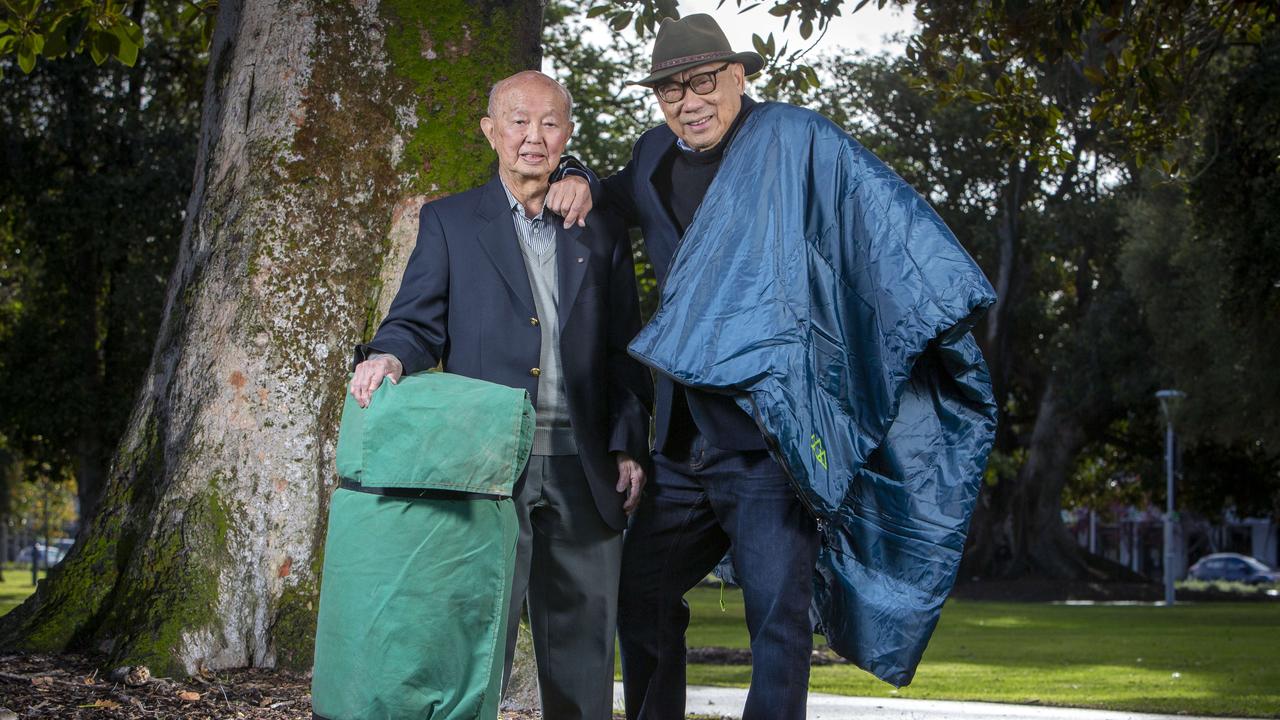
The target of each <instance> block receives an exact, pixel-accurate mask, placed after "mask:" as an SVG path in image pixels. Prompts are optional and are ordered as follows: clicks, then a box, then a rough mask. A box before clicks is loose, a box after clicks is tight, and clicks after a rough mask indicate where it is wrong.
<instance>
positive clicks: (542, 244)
mask: <svg viewBox="0 0 1280 720" xmlns="http://www.w3.org/2000/svg"><path fill="white" fill-rule="evenodd" d="M502 191H503V192H505V193H506V194H507V202H508V203H510V205H511V219H512V222H513V224H514V225H515V226H516V235H517V236H518V237H519V238H520V242H522V243H524V244H525V245H526V246H528V248H529V249H530V250H532V251H533V252H534V254H536V255H545V254H546V252H547V250H550V249H551V247H552V246H553V245H555V242H556V228H555V225H553V224H552V222H551V219H550V217H549V216H548V214H547V209H546V208H545V207H544V208H543V209H542V211H541V212H539V213H538V214H537V215H536V216H534V217H532V218H531V217H529V216H528V215H526V214H525V211H524V206H523V205H521V204H520V201H519V200H517V199H516V196H515V195H512V194H511V191H510V190H508V189H507V185H506V183H503V184H502Z"/></svg>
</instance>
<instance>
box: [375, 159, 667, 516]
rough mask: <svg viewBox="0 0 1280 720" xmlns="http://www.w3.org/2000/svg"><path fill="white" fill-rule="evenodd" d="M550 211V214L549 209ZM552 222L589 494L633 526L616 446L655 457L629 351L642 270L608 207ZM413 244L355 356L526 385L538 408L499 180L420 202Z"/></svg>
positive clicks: (534, 346) (520, 277)
mask: <svg viewBox="0 0 1280 720" xmlns="http://www.w3.org/2000/svg"><path fill="white" fill-rule="evenodd" d="M548 214H550V213H548ZM551 221H552V222H555V223H556V264H557V273H558V280H559V283H560V286H559V298H560V307H559V314H560V319H559V322H560V362H561V364H562V366H563V370H564V383H565V391H566V393H567V395H568V402H569V408H568V409H569V420H570V422H571V423H572V425H573V432H574V438H575V439H576V440H577V443H578V456H579V458H580V460H581V461H582V466H583V469H584V470H585V471H586V475H587V479H588V481H589V484H590V486H591V493H592V497H593V498H594V499H595V503H596V507H597V508H598V509H599V511H600V515H601V517H603V518H604V520H605V522H606V523H608V524H609V525H610V526H611V527H613V528H615V529H617V530H621V529H623V528H624V527H625V526H626V515H625V514H624V513H623V511H622V501H623V499H624V496H623V495H622V494H621V493H618V492H617V491H616V490H615V489H614V488H615V487H616V484H617V479H618V469H617V463H616V462H615V461H614V459H613V457H612V456H611V455H610V453H612V452H625V453H627V454H628V455H630V456H631V457H633V458H636V459H637V460H639V461H642V462H643V461H644V459H645V458H647V456H648V447H649V409H650V407H651V405H652V399H653V388H652V384H651V382H650V377H649V371H648V370H647V369H646V368H645V367H644V366H643V365H641V364H640V363H638V362H637V361H635V360H634V359H632V358H631V356H630V355H628V354H627V343H628V342H630V341H631V338H632V337H634V336H635V334H636V332H637V331H638V330H639V329H640V309H639V301H638V299H637V294H636V279H635V266H634V264H633V262H632V258H631V247H630V242H629V241H628V238H627V233H626V231H625V229H624V228H623V227H622V226H621V224H620V223H619V222H618V221H617V220H616V219H615V218H613V217H611V216H610V215H609V214H608V213H606V212H604V211H603V210H597V211H593V212H592V213H590V214H589V215H588V216H587V226H586V227H585V228H580V227H578V226H576V225H575V226H573V227H571V228H569V229H568V230H565V229H564V228H563V227H561V224H562V223H560V222H558V219H552V220H551ZM418 222H419V225H418V244H417V246H416V247H415V248H414V250H413V254H412V255H410V257H409V262H408V264H407V265H406V266H405V271H404V278H403V279H402V280H401V283H400V290H399V292H397V293H396V297H395V300H394V301H393V302H392V303H391V309H390V311H389V312H388V313H387V317H386V319H385V320H383V321H382V325H381V326H379V328H378V332H377V334H376V335H374V337H373V340H371V341H370V342H369V343H368V344H367V345H361V346H359V347H357V348H356V356H355V361H356V362H361V361H362V360H364V359H365V358H366V357H368V355H369V354H371V353H374V352H385V353H390V354H392V355H394V356H396V358H397V359H399V360H400V362H401V363H402V364H403V365H404V371H405V373H416V372H421V371H423V370H428V369H430V368H433V367H435V366H436V364H437V363H443V366H444V369H445V370H446V371H448V372H451V373H457V374H459V375H466V376H467V377H473V378H477V379H480V380H487V381H489V382H494V383H499V384H501V385H507V386H510V387H515V388H523V389H525V390H527V391H528V392H529V396H530V397H531V398H533V401H534V403H535V405H536V403H537V397H538V377H537V376H536V375H535V374H534V373H535V372H536V371H537V366H538V362H539V358H540V357H541V347H542V332H541V330H540V328H539V327H538V318H537V310H536V306H535V305H534V301H533V291H532V289H531V288H530V286H529V276H528V274H527V272H526V270H525V264H524V257H523V255H522V254H521V252H520V246H519V244H518V243H519V242H520V240H519V239H518V238H517V236H516V231H515V226H514V225H513V221H512V218H511V207H510V206H509V205H508V203H507V195H506V193H505V192H504V191H503V188H502V182H501V181H500V180H499V179H498V177H497V176H496V175H495V176H494V177H493V179H491V180H490V181H489V182H488V183H486V184H484V185H482V186H481V187H478V188H475V189H473V190H468V191H467V192H464V193H460V194H458V195H453V196H450V197H447V198H443V199H441V200H436V201H434V202H430V203H427V204H426V205H424V206H423V208H422V211H421V214H420V215H419V218H418Z"/></svg>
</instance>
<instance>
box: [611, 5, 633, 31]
mask: <svg viewBox="0 0 1280 720" xmlns="http://www.w3.org/2000/svg"><path fill="white" fill-rule="evenodd" d="M632 15H633V13H632V12H631V11H630V10H625V11H623V12H620V13H618V14H617V15H614V16H613V20H612V21H611V22H610V23H609V27H611V28H613V29H614V30H615V31H621V30H622V28H624V27H626V26H627V25H628V24H629V23H630V22H631V16H632Z"/></svg>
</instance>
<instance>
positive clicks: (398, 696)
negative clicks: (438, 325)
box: [312, 372, 534, 720]
mask: <svg viewBox="0 0 1280 720" xmlns="http://www.w3.org/2000/svg"><path fill="white" fill-rule="evenodd" d="M533 418H534V415H533V407H532V405H531V404H530V402H529V398H528V394H527V393H526V392H525V391H523V390H516V389H513V388H509V387H504V386H500V385H494V384H491V383H486V382H482V381H479V380H472V379H470V378H464V377H461V376H457V375H449V374H447V373H435V372H432V373H425V374H421V375H416V376H412V377H406V378H403V379H401V381H400V383H399V384H398V385H391V383H389V382H386V383H383V384H382V387H380V388H379V389H378V391H377V392H375V393H374V397H373V400H372V401H371V402H370V405H369V407H368V408H365V409H361V408H360V407H359V405H358V404H356V403H355V401H354V399H352V398H351V397H350V396H349V395H348V397H347V402H346V407H345V408H344V410H343V417H342V426H341V428H340V430H339V435H338V453H337V455H338V458H337V459H338V469H339V474H340V475H341V476H342V477H343V478H344V479H345V480H348V481H353V480H355V481H359V482H360V483H361V484H362V485H368V486H369V487H376V488H407V489H411V490H412V489H422V491H423V494H422V496H421V497H415V496H405V495H404V494H403V492H398V493H397V494H396V495H393V496H392V495H381V494H375V493H371V492H366V491H363V490H361V489H359V488H358V487H357V488H355V489H347V488H346V487H344V488H340V489H338V490H336V491H335V492H334V495H333V499H332V501H331V502H330V506H329V530H328V536H327V538H326V541H325V555H324V570H323V574H322V577H323V582H322V584H321V589H320V608H319V616H318V618H317V624H316V648H315V666H314V671H313V676H312V709H313V712H314V713H315V716H316V717H317V718H320V719H321V720H380V719H383V718H386V719H391V718H396V719H399V718H415V720H494V719H495V718H496V717H497V714H498V703H499V700H500V699H501V693H502V669H503V660H504V657H503V655H504V651H505V644H506V627H507V613H508V610H509V608H510V603H511V583H512V578H513V575H514V570H515V553H516V540H517V537H518V535H519V532H520V528H519V522H518V521H517V519H516V512H515V502H514V501H513V500H512V499H511V497H510V495H511V492H512V487H513V485H514V483H515V481H516V479H517V478H518V477H519V475H520V473H521V472H522V471H523V469H524V465H525V463H526V462H527V461H528V456H529V451H530V449H531V447H532V442H533V425H534V419H533ZM434 490H449V491H455V492H454V493H438V492H433V491H434ZM459 490H463V491H466V492H473V493H484V494H487V495H491V496H493V497H490V498H485V497H476V496H471V497H467V496H459V495H457V493H456V491H459Z"/></svg>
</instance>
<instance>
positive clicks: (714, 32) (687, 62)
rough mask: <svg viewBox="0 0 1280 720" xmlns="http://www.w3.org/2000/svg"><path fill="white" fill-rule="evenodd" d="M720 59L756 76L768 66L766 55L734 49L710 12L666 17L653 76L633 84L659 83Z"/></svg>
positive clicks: (651, 71)
mask: <svg viewBox="0 0 1280 720" xmlns="http://www.w3.org/2000/svg"><path fill="white" fill-rule="evenodd" d="M719 60H723V61H727V62H736V63H742V67H743V70H744V72H745V73H746V74H747V75H754V74H756V73H758V72H760V69H761V68H763V67H764V58H762V57H760V54H759V53H754V52H740V53H736V52H734V51H733V48H732V47H730V45H729V38H727V37H725V35H724V31H723V30H721V29H720V25H718V24H717V23H716V20H715V18H713V17H711V16H710V15H707V14H705V13H698V14H696V15H690V16H688V17H684V18H681V19H679V20H675V19H673V18H666V19H664V20H663V21H662V25H661V26H660V27H659V28H658V37H657V38H656V39H654V41H653V63H652V65H651V66H650V67H649V76H648V77H645V78H641V79H640V80H633V81H631V83H630V84H631V85H650V86H652V85H656V84H658V83H659V82H661V81H663V80H666V79H667V78H669V77H671V76H672V75H675V74H677V73H679V72H680V71H681V70H684V69H685V68H689V67H693V66H695V65H702V64H704V63H710V62H716V61H719Z"/></svg>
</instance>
